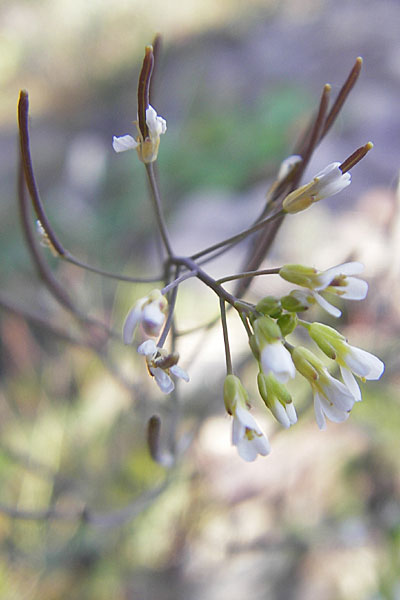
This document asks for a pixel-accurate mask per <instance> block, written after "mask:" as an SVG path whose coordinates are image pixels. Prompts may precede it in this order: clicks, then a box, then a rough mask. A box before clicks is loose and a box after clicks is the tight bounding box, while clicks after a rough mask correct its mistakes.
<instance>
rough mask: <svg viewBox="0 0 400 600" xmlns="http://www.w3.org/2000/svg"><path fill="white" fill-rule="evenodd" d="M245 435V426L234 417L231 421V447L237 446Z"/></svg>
mask: <svg viewBox="0 0 400 600" xmlns="http://www.w3.org/2000/svg"><path fill="white" fill-rule="evenodd" d="M245 433H246V426H245V425H244V424H243V423H242V422H241V421H240V420H239V419H237V418H236V417H234V418H233V421H232V445H233V446H237V445H238V443H239V442H240V440H241V439H242V438H243V436H244V434H245Z"/></svg>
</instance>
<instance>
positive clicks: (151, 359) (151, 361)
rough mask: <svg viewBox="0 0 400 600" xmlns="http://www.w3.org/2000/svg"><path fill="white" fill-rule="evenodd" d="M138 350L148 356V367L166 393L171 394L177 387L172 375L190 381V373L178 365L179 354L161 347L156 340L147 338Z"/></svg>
mask: <svg viewBox="0 0 400 600" xmlns="http://www.w3.org/2000/svg"><path fill="white" fill-rule="evenodd" d="M137 351H138V353H139V354H142V355H144V356H145V357H146V362H147V368H148V370H149V372H150V374H151V375H152V376H153V377H154V379H155V381H156V383H157V385H158V387H159V388H160V390H161V391H162V392H163V393H164V394H170V393H171V392H172V391H173V390H174V389H175V384H174V382H173V380H172V378H171V375H174V377H177V378H178V379H183V380H184V381H186V382H188V381H189V375H188V374H187V373H186V371H185V370H184V369H182V368H181V367H180V366H179V365H177V362H178V360H179V355H178V354H176V353H173V354H170V353H169V352H168V351H167V350H165V349H164V348H159V347H158V346H156V344H155V342H154V340H146V341H145V342H143V343H142V344H140V346H139V347H138V349H137Z"/></svg>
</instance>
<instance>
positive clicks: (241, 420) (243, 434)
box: [232, 406, 271, 462]
mask: <svg viewBox="0 0 400 600" xmlns="http://www.w3.org/2000/svg"><path fill="white" fill-rule="evenodd" d="M232 444H233V446H236V447H237V450H238V453H239V456H241V457H242V458H243V460H246V461H247V462H252V461H253V460H255V459H256V458H257V456H258V455H259V454H260V455H261V456H266V455H267V454H269V453H270V451H271V447H270V445H269V442H268V440H267V438H266V436H265V435H264V434H263V432H262V431H261V429H260V427H259V425H258V423H257V421H256V420H255V419H254V417H253V416H252V415H251V414H250V412H249V411H248V410H247V409H246V408H243V407H241V406H237V407H236V409H235V412H234V413H233V422H232Z"/></svg>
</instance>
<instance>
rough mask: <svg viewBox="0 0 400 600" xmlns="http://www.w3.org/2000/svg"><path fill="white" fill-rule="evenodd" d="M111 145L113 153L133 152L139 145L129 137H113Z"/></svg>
mask: <svg viewBox="0 0 400 600" xmlns="http://www.w3.org/2000/svg"><path fill="white" fill-rule="evenodd" d="M112 145H113V148H114V150H115V152H125V151H126V150H134V149H135V148H137V147H138V145H139V144H138V143H137V141H136V140H135V139H134V138H133V137H132V136H131V135H121V136H120V137H116V136H115V135H114V137H113V142H112Z"/></svg>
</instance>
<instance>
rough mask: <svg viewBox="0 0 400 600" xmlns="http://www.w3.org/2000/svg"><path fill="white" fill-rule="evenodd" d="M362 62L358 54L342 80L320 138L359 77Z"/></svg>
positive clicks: (333, 119)
mask: <svg viewBox="0 0 400 600" xmlns="http://www.w3.org/2000/svg"><path fill="white" fill-rule="evenodd" d="M362 63H363V59H362V58H361V56H358V57H357V58H356V62H355V63H354V66H353V68H352V69H351V71H350V73H349V76H348V77H347V79H346V81H345V82H344V84H343V86H342V88H341V90H340V92H339V94H338V95H337V98H336V100H335V102H334V103H333V106H332V108H331V110H330V111H329V114H328V116H327V118H326V121H325V125H324V128H323V130H322V132H321V139H322V138H324V137H325V136H326V134H327V133H328V131H329V129H330V128H331V127H332V125H333V123H334V122H335V120H336V117H337V116H338V114H339V113H340V111H341V109H342V107H343V104H344V103H345V102H346V100H347V97H348V95H349V94H350V92H351V90H352V89H353V87H354V86H355V84H356V82H357V79H358V78H359V76H360V73H361V68H362Z"/></svg>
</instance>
